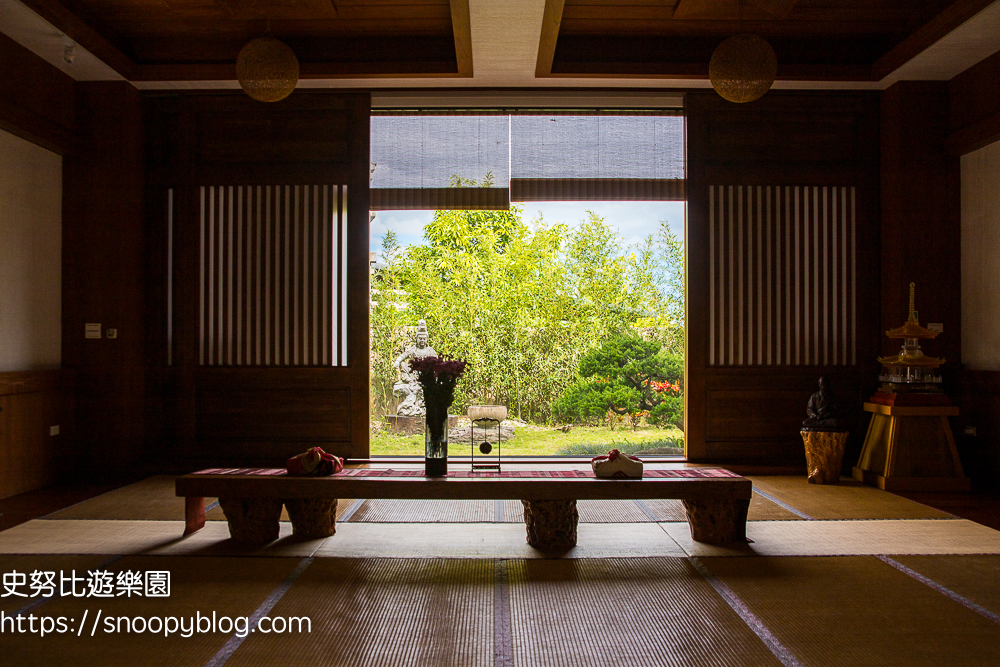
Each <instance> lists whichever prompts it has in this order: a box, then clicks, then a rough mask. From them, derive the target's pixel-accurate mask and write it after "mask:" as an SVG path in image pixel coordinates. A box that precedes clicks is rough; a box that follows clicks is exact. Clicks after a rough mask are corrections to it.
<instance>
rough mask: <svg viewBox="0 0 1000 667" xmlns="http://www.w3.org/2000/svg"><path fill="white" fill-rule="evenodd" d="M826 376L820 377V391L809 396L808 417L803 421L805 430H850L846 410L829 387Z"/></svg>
mask: <svg viewBox="0 0 1000 667" xmlns="http://www.w3.org/2000/svg"><path fill="white" fill-rule="evenodd" d="M827 384H828V383H827V381H826V378H825V377H821V378H820V379H819V391H817V392H816V393H814V394H813V395H812V396H810V397H809V403H808V404H807V405H806V415H807V418H806V420H805V421H804V422H802V429H801V430H803V431H829V432H843V431H849V430H850V428H849V426H848V424H847V419H845V417H844V410H843V408H842V407H841V405H840V404H839V403H838V402H837V399H836V397H835V396H834V395H833V392H832V391H831V390H830V389H829V388H828V386H827Z"/></svg>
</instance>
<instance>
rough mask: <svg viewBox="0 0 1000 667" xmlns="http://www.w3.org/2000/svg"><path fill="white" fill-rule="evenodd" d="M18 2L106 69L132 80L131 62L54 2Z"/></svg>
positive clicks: (42, 0) (29, 0)
mask: <svg viewBox="0 0 1000 667" xmlns="http://www.w3.org/2000/svg"><path fill="white" fill-rule="evenodd" d="M21 1H22V2H23V3H24V4H25V5H27V6H28V7H29V8H30V9H31V10H33V11H34V12H35V13H36V14H38V15H39V16H41V17H42V18H43V19H45V20H46V21H48V22H49V23H51V24H52V25H53V26H55V28H56V30H60V31H61V32H62V33H63V34H64V35H66V36H67V37H69V38H70V39H72V40H73V41H74V42H76V43H77V44H79V45H80V46H82V47H83V48H85V49H87V50H88V51H90V52H91V53H92V54H94V56H96V57H97V58H98V59H100V60H101V61H103V62H104V64H106V65H107V66H108V67H110V68H111V69H113V70H114V71H116V72H118V73H119V74H120V75H122V76H123V77H125V78H126V79H131V77H132V74H133V72H134V71H135V67H136V65H135V63H134V62H133V61H132V59H131V58H129V57H128V56H127V55H125V54H124V53H122V51H121V50H120V49H119V48H118V47H117V46H115V45H114V44H112V43H111V42H110V41H109V40H108V39H106V38H105V37H104V36H103V35H101V34H100V33H99V32H97V31H96V30H94V29H93V28H91V27H90V26H89V25H87V23H85V22H84V21H83V20H82V19H81V18H80V17H79V16H77V15H76V14H74V13H73V12H71V11H70V10H68V9H66V7H65V6H63V5H62V4H61V3H59V2H58V1H57V0H21Z"/></svg>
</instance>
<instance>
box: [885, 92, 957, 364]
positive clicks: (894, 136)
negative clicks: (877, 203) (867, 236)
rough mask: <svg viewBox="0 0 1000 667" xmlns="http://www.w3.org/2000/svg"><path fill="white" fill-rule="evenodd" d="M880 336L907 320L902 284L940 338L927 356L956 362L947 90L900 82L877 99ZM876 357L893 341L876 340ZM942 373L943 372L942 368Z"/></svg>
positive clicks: (953, 161)
mask: <svg viewBox="0 0 1000 667" xmlns="http://www.w3.org/2000/svg"><path fill="white" fill-rule="evenodd" d="M881 108H882V133H881V147H882V159H881V170H882V173H881V180H882V234H881V237H882V238H881V259H880V261H881V276H882V277H881V283H882V315H881V327H880V329H881V331H886V330H888V329H891V328H894V327H898V326H899V325H900V324H902V323H903V322H905V321H906V316H907V310H908V303H909V284H910V283H911V282H915V283H916V285H917V311H918V312H919V315H920V321H921V323H924V324H926V323H928V322H940V323H942V324H944V333H943V334H942V335H940V336H938V337H937V338H936V339H934V340H933V341H929V342H927V343H926V344H925V345H923V347H924V350H925V352H926V353H927V354H930V355H932V356H935V357H945V358H946V359H947V360H948V361H950V362H951V363H952V364H955V363H958V362H960V361H961V356H962V355H961V341H962V330H961V324H962V294H961V272H960V269H959V267H961V239H960V231H961V169H960V165H959V160H958V157H957V156H954V155H950V154H949V153H948V151H947V150H946V147H945V137H946V136H947V133H948V87H947V84H946V83H943V82H916V81H901V82H899V83H897V84H895V85H893V86H892V87H891V88H889V89H888V90H886V91H885V92H883V93H882V105H881ZM880 350H881V353H882V354H886V355H892V354H895V353H897V352H898V351H899V343H898V341H890V340H889V339H888V338H886V337H885V336H881V338H880ZM946 370H947V368H946Z"/></svg>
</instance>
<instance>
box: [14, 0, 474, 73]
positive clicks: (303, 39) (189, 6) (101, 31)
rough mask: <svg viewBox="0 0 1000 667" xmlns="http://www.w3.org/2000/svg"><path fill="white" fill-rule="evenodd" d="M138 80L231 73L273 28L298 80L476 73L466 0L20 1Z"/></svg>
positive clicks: (113, 66)
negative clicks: (294, 60) (243, 52)
mask: <svg viewBox="0 0 1000 667" xmlns="http://www.w3.org/2000/svg"><path fill="white" fill-rule="evenodd" d="M22 2H24V4H26V5H28V6H29V7H31V8H32V9H34V10H35V12H37V13H38V14H40V15H41V16H42V18H45V19H46V20H48V21H49V22H50V23H52V24H53V25H54V26H56V27H57V28H58V29H60V30H62V31H63V32H64V33H65V34H66V35H68V36H69V37H70V38H72V39H74V40H75V41H76V42H77V43H78V44H80V45H81V46H83V47H84V48H86V49H88V50H89V51H91V52H92V53H94V55H96V56H97V57H98V58H100V59H102V60H104V61H105V62H106V63H107V64H108V65H110V66H111V67H112V68H113V69H115V70H116V71H118V73H119V74H121V75H122V76H124V77H125V78H127V79H129V80H132V81H198V80H231V79H233V78H234V77H235V62H236V56H237V54H238V53H239V51H240V49H241V48H242V47H243V45H244V44H246V43H247V42H248V41H250V40H251V39H253V38H255V37H260V36H263V35H265V34H267V33H268V31H270V33H271V34H272V35H273V36H275V37H277V38H278V39H281V40H282V41H284V42H285V43H287V44H288V45H289V46H291V47H292V49H293V50H294V51H295V53H296V55H297V56H298V58H299V62H300V68H301V78H303V79H310V78H311V79H317V78H342V77H372V76H471V75H472V43H471V39H470V28H469V3H468V0H22Z"/></svg>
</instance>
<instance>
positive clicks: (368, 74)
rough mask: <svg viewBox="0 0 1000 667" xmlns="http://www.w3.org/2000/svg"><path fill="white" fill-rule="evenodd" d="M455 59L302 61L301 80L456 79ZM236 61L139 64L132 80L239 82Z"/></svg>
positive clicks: (457, 74)
mask: <svg viewBox="0 0 1000 667" xmlns="http://www.w3.org/2000/svg"><path fill="white" fill-rule="evenodd" d="M458 76H461V75H460V74H459V73H458V72H457V71H456V70H455V62H454V61H440V62H435V61H413V60H408V61H402V62H350V63H301V64H300V65H299V79H300V80H302V81H308V80H311V79H367V78H372V79H379V78H393V77H407V78H424V77H427V78H452V77H458ZM235 80H236V64H235V63H232V64H230V63H181V64H164V65H139V66H137V67H136V70H135V73H134V75H133V77H132V81H235Z"/></svg>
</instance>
